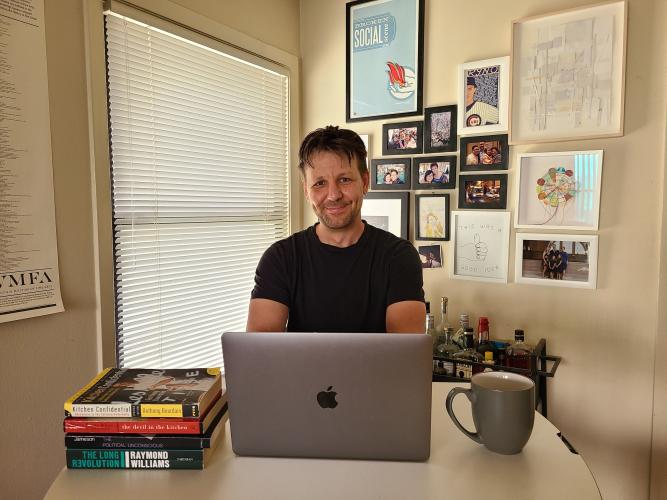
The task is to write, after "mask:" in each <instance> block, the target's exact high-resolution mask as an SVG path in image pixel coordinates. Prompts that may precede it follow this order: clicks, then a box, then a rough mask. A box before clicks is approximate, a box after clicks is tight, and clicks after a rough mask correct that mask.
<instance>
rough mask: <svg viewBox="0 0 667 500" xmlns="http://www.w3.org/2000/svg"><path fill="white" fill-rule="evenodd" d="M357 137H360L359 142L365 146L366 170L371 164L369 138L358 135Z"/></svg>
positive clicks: (368, 136) (365, 135)
mask: <svg viewBox="0 0 667 500" xmlns="http://www.w3.org/2000/svg"><path fill="white" fill-rule="evenodd" d="M359 137H361V142H363V143H364V146H366V168H369V167H370V164H371V163H370V162H371V149H370V148H371V142H370V139H371V136H370V135H368V134H359Z"/></svg>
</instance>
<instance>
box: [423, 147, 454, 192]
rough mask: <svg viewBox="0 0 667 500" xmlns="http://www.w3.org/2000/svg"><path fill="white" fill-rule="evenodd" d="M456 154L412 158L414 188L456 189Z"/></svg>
mask: <svg viewBox="0 0 667 500" xmlns="http://www.w3.org/2000/svg"><path fill="white" fill-rule="evenodd" d="M455 187H456V156H453V155H450V156H415V157H414V158H412V189H454V188H455Z"/></svg>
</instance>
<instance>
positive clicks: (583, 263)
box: [514, 233, 598, 288]
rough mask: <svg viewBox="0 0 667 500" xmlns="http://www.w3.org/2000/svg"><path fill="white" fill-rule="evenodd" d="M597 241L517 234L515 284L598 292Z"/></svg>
mask: <svg viewBox="0 0 667 500" xmlns="http://www.w3.org/2000/svg"><path fill="white" fill-rule="evenodd" d="M597 267H598V237H597V236H593V235H571V234H534V233H517V235H516V253H515V265H514V280H515V281H516V282H517V283H527V284H532V285H545V286H561V287H570V288H595V287H596V282H597Z"/></svg>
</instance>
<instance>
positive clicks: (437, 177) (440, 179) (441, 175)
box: [431, 162, 449, 184]
mask: <svg viewBox="0 0 667 500" xmlns="http://www.w3.org/2000/svg"><path fill="white" fill-rule="evenodd" d="M431 171H432V172H433V180H432V181H431V182H435V183H438V184H443V183H444V184H446V183H448V182H449V170H448V169H446V170H445V171H441V170H440V166H439V165H438V164H437V163H436V162H433V163H431Z"/></svg>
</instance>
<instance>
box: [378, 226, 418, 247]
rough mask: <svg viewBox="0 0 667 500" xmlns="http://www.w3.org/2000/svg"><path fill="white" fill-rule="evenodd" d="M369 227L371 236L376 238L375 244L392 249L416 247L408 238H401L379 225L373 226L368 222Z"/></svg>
mask: <svg viewBox="0 0 667 500" xmlns="http://www.w3.org/2000/svg"><path fill="white" fill-rule="evenodd" d="M367 229H368V231H369V232H370V236H371V237H372V239H373V240H374V242H375V244H376V245H377V246H379V247H381V248H385V249H387V250H392V251H393V250H398V249H401V248H408V247H409V248H412V249H414V247H413V246H412V243H410V242H409V241H408V240H404V239H403V238H399V237H398V236H396V235H395V234H393V233H390V232H389V231H385V230H384V229H380V228H379V227H375V226H371V225H370V224H367ZM415 251H416V250H415Z"/></svg>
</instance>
